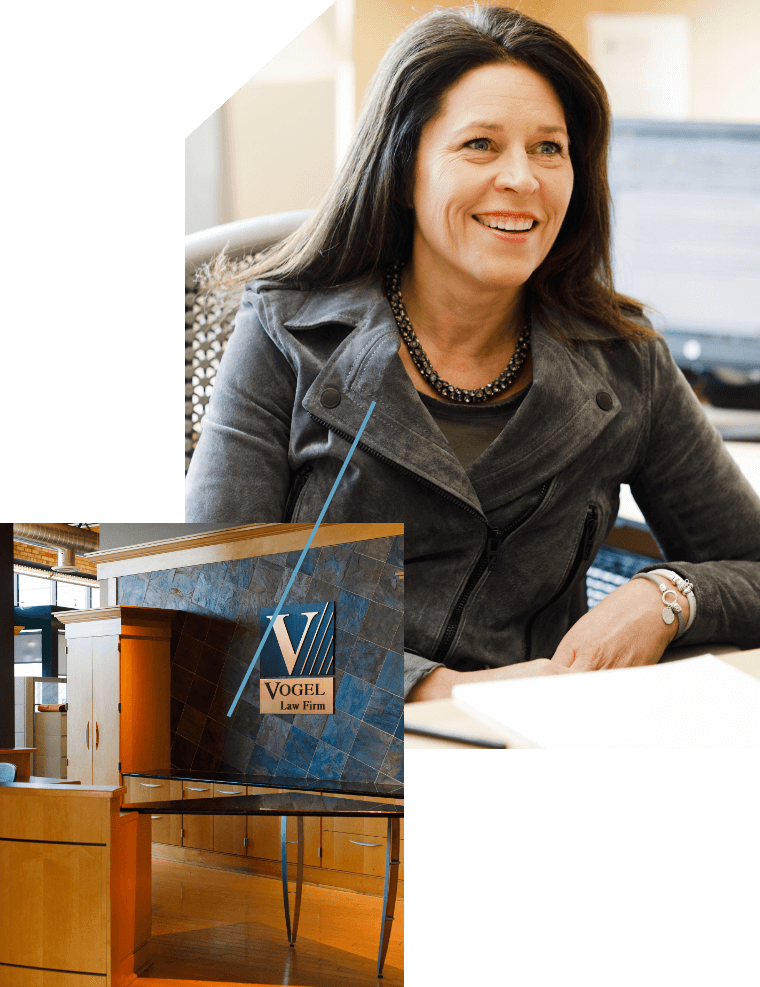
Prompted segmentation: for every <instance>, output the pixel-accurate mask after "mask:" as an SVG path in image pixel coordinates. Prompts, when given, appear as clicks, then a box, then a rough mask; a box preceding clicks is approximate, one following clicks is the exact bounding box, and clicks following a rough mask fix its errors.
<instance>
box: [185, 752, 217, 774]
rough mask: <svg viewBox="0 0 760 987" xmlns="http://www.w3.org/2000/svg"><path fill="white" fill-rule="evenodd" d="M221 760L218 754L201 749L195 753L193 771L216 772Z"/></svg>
mask: <svg viewBox="0 0 760 987" xmlns="http://www.w3.org/2000/svg"><path fill="white" fill-rule="evenodd" d="M221 760H222V759H221V757H220V756H219V755H218V754H212V753H211V752H210V751H206V750H204V749H203V748H202V747H199V748H198V750H197V751H196V752H195V757H194V758H193V763H192V765H191V768H192V770H193V771H216V770H217V768H218V767H219V763H220V762H221Z"/></svg>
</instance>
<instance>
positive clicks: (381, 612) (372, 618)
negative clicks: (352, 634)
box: [358, 603, 403, 648]
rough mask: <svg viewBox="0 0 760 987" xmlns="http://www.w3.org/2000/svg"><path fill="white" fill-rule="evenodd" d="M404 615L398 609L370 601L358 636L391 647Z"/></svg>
mask: <svg viewBox="0 0 760 987" xmlns="http://www.w3.org/2000/svg"><path fill="white" fill-rule="evenodd" d="M402 620H403V616H402V614H401V613H400V611H398V610H393V609H392V608H391V607H385V606H383V605H382V604H381V603H368V606H367V608H366V612H365V615H364V618H363V620H362V622H361V626H360V628H359V630H358V636H359V637H361V638H364V640H365V641H371V642H372V643H373V644H380V645H383V646H384V647H386V648H387V647H389V646H390V644H391V642H392V641H393V638H394V635H395V634H396V631H397V630H398V626H399V624H400V623H401V621H402Z"/></svg>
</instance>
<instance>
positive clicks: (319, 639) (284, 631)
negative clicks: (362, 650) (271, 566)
mask: <svg viewBox="0 0 760 987" xmlns="http://www.w3.org/2000/svg"><path fill="white" fill-rule="evenodd" d="M276 609H277V608H276V607H266V608H264V609H262V611H261V633H262V636H263V634H264V631H265V630H266V628H267V625H268V624H269V623H270V621H271V620H272V616H273V614H274V612H275V610H276ZM260 671H261V686H260V689H261V692H260V695H261V703H260V712H262V713H324V714H328V713H333V712H334V708H335V707H334V699H335V697H334V688H333V685H334V682H335V603H334V602H329V603H305V604H299V605H297V606H289V605H285V606H283V608H282V611H281V612H280V613H279V614H278V615H277V619H276V620H275V622H274V626H273V627H272V630H271V632H270V634H269V637H268V638H267V639H266V641H265V642H264V647H263V648H262V650H261V658H260Z"/></svg>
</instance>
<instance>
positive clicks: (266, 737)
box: [256, 716, 291, 760]
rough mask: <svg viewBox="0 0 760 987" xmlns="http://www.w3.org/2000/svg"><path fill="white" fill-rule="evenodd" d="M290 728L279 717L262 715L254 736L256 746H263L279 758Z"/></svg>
mask: <svg viewBox="0 0 760 987" xmlns="http://www.w3.org/2000/svg"><path fill="white" fill-rule="evenodd" d="M290 730H291V726H290V724H289V723H285V722H284V721H283V720H282V718H281V717H279V716H263V717H262V718H261V726H260V727H259V732H258V735H257V737H256V746H257V747H264V748H265V749H266V750H268V751H269V752H270V753H271V754H275V755H276V756H277V758H278V760H279V758H281V757H282V752H283V751H284V750H285V744H286V743H287V741H288V734H289V733H290Z"/></svg>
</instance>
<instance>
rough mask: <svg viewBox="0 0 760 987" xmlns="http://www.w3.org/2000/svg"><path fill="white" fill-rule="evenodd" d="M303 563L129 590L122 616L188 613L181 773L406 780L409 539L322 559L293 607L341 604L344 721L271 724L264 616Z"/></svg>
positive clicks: (121, 584) (320, 553) (184, 616)
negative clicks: (262, 676)
mask: <svg viewBox="0 0 760 987" xmlns="http://www.w3.org/2000/svg"><path fill="white" fill-rule="evenodd" d="M300 554H301V553H300V552H291V553H284V554H280V555H268V556H261V557H259V558H254V559H239V560H237V561H234V562H217V563H212V564H208V565H198V566H192V567H187V568H182V569H165V570H162V571H160V572H150V573H144V574H138V575H132V576H122V577H120V578H119V579H118V581H117V594H118V602H119V604H124V605H133V606H145V607H161V608H164V609H172V610H176V611H178V613H177V616H176V618H175V621H174V623H173V626H172V634H173V640H172V688H171V727H172V748H171V759H172V765H173V766H174V767H177V768H199V769H206V770H215V771H249V772H252V773H257V774H260V773H265V774H269V775H271V776H273V777H290V778H292V777H309V778H320V779H340V778H343V779H346V780H352V781H388V780H394V781H401V780H403V770H404V756H403V736H402V731H403V644H404V584H403V582H402V581H401V580H400V579H398V578H397V575H396V573H398V572H399V571H400V569H401V567H402V566H403V564H404V546H403V536H401V535H399V536H397V537H396V538H377V539H373V540H371V541H359V542H354V543H351V544H347V545H333V546H328V547H325V548H315V549H311V550H310V551H309V552H308V553H307V555H306V558H305V559H304V561H303V565H302V566H301V569H300V570H299V572H298V575H297V576H296V579H295V582H294V584H293V586H292V587H291V590H290V592H289V593H288V597H287V601H288V602H289V603H308V602H312V601H318V600H335V601H336V638H335V714H334V715H332V716H317V715H314V716H300V715H293V714H291V715H283V716H279V715H275V714H266V715H264V716H261V715H260V714H259V670H258V667H257V668H254V670H253V672H252V674H251V677H250V678H249V680H248V683H247V684H246V688H245V690H244V692H243V694H242V696H241V699H240V701H239V702H238V704H237V706H236V708H235V712H234V714H233V716H232V718H229V717H228V716H227V710H228V709H229V708H230V706H231V705H232V701H233V699H234V698H235V694H236V692H237V690H238V688H239V687H240V683H241V682H242V680H243V677H244V675H245V672H246V670H247V668H248V665H249V663H250V661H251V659H252V658H253V655H254V653H255V651H256V647H257V646H258V643H259V638H260V619H259V611H260V609H261V608H262V607H272V606H276V604H277V603H278V602H279V600H280V597H281V596H282V593H283V590H284V589H285V586H286V585H287V583H288V580H289V579H290V577H291V575H292V574H293V569H294V568H295V565H296V563H297V561H298V558H299V556H300Z"/></svg>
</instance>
